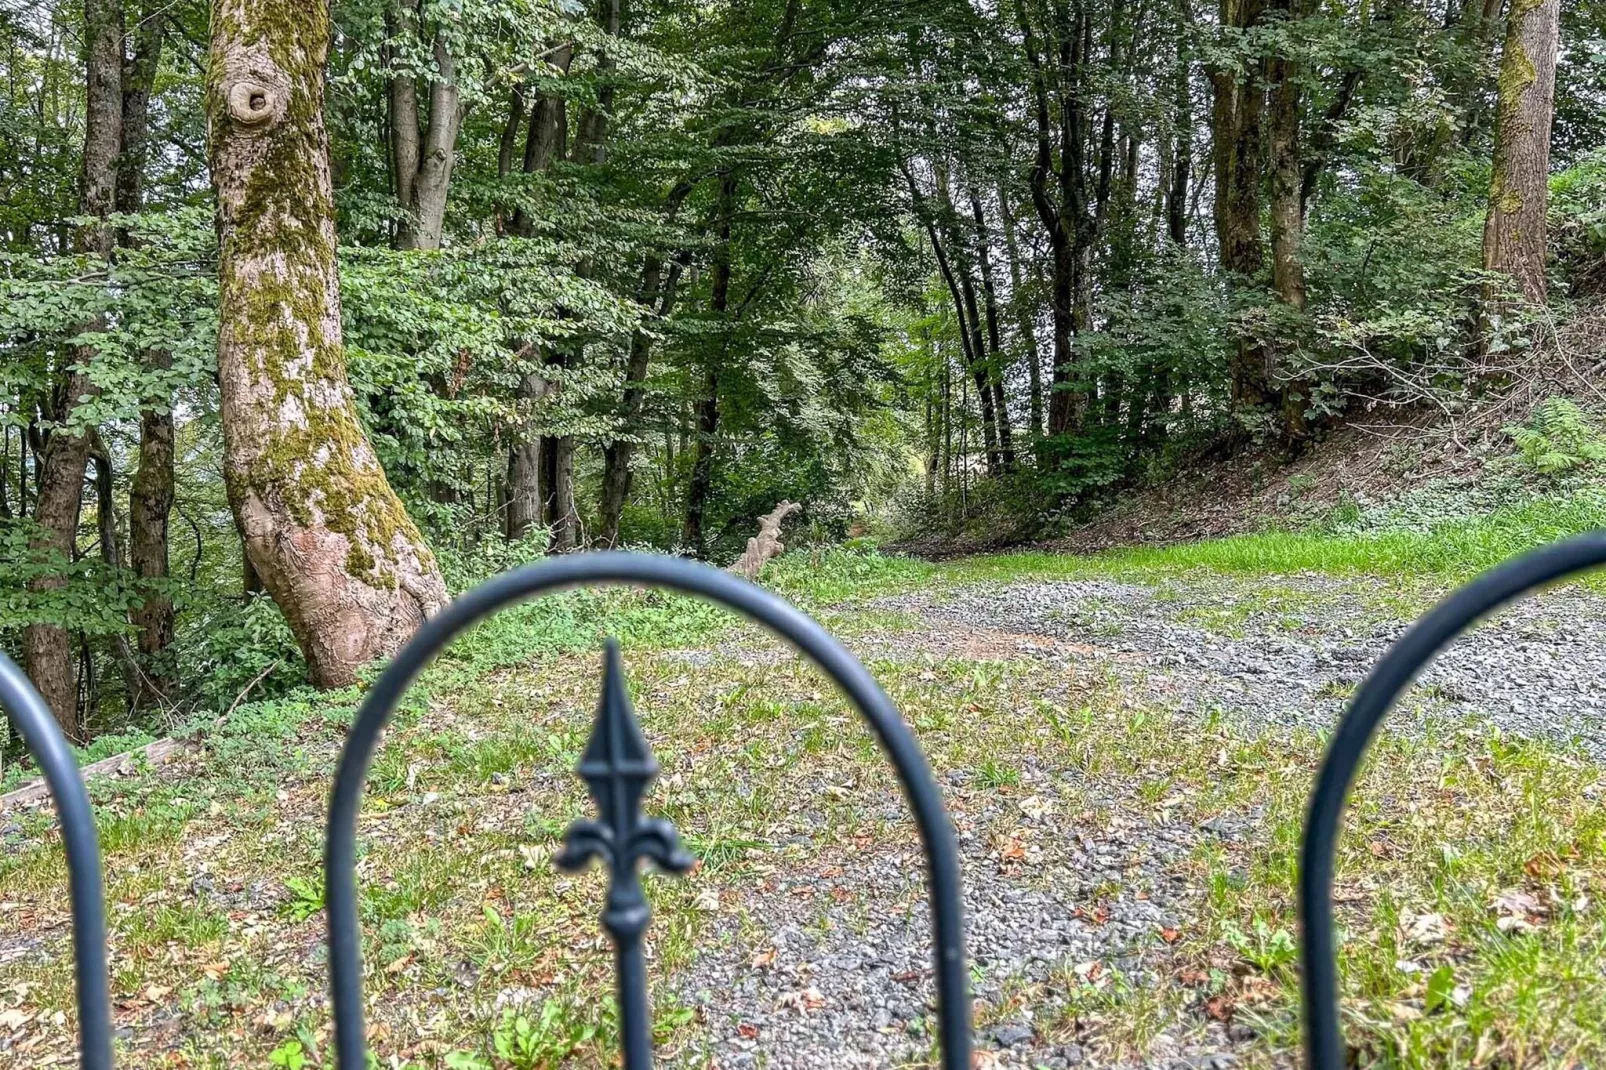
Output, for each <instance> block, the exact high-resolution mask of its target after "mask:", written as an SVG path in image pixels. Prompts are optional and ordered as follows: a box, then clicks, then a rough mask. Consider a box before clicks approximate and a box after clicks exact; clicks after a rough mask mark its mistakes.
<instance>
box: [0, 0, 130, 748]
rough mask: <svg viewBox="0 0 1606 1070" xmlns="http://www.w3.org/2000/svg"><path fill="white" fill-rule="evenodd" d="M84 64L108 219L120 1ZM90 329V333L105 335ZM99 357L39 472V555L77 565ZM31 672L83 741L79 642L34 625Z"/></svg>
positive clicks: (96, 168)
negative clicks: (88, 420)
mask: <svg viewBox="0 0 1606 1070" xmlns="http://www.w3.org/2000/svg"><path fill="white" fill-rule="evenodd" d="M83 40H84V60H85V69H86V74H87V84H88V94H87V99H86V105H85V114H84V156H83V172H82V176H81V187H80V199H79V210H80V212H81V213H82V214H83V215H86V216H91V217H98V218H99V219H104V218H105V217H106V215H107V214H108V213H110V212H111V210H112V208H113V206H114V205H115V203H116V187H117V157H118V154H119V153H120V151H121V144H122V127H123V89H122V71H123V13H122V8H121V6H120V4H119V3H118V0H85V3H84V38H83ZM74 241H75V244H76V245H77V247H78V250H79V251H80V252H82V253H87V254H91V255H97V256H100V257H102V258H104V259H110V257H111V254H112V247H113V243H114V236H113V234H112V230H111V228H110V227H108V226H106V225H105V224H103V223H98V222H93V221H92V222H90V223H88V224H86V225H84V226H81V227H79V228H78V231H77V233H76V236H75V239H74ZM99 326H100V325H99V324H88V325H86V329H95V328H98V327H99ZM95 356H96V351H95V348H94V347H93V346H80V347H77V349H76V350H75V352H74V354H73V361H74V363H75V365H76V366H77V367H78V368H79V369H80V370H77V371H63V372H62V373H61V381H60V382H59V383H58V384H57V387H56V390H55V394H56V398H57V403H56V404H55V406H54V408H55V413H54V415H55V417H56V419H57V420H58V424H57V426H56V427H55V429H54V430H52V432H51V433H50V436H49V438H47V439H45V441H44V444H43V449H42V450H41V452H40V453H39V454H38V461H37V467H36V469H35V480H34V482H35V495H36V499H35V502H34V521H35V522H36V523H37V525H38V532H39V534H38V538H37V539H36V541H35V543H34V547H33V548H34V551H35V552H36V553H38V554H40V555H42V556H48V557H55V558H57V559H58V560H59V561H61V562H63V563H68V564H70V563H71V562H72V559H73V554H74V550H75V544H76V542H77V534H78V513H79V509H80V507H81V506H82V504H83V494H84V472H85V470H86V468H87V467H88V463H89V446H90V431H91V429H89V428H82V427H73V426H72V423H71V421H72V416H73V410H74V409H75V408H76V406H77V405H78V402H79V399H80V398H83V397H86V396H90V395H93V394H94V393H96V392H97V390H96V387H95V386H94V384H93V383H92V382H91V380H90V378H89V376H88V375H87V374H86V373H85V372H84V371H83V370H81V369H83V368H85V367H86V366H87V365H88V364H89V363H91V362H92V361H93V360H94V359H95ZM66 582H67V577H66V576H65V575H59V576H54V577H50V578H46V579H40V580H36V581H34V583H33V584H32V585H31V586H32V589H33V590H36V591H45V590H53V589H56V588H59V587H62V586H64V585H65V584H66ZM22 654H23V664H24V666H25V667H26V669H27V672H28V675H29V677H31V678H32V680H33V683H34V686H35V687H36V688H38V690H39V693H40V695H41V697H43V698H44V700H45V702H46V703H47V704H48V705H49V706H50V712H51V713H53V714H54V715H55V717H56V720H57V721H58V722H59V723H60V724H61V728H62V731H63V732H64V733H66V734H67V736H68V737H69V738H71V739H79V740H81V739H82V738H83V733H82V722H81V720H80V716H79V714H80V711H79V709H78V685H77V681H76V680H75V678H74V676H73V655H72V637H71V636H70V635H69V634H68V633H67V630H66V629H65V628H62V627H59V626H57V625H55V624H46V623H37V624H30V625H28V626H27V627H26V628H24V629H23V634H22Z"/></svg>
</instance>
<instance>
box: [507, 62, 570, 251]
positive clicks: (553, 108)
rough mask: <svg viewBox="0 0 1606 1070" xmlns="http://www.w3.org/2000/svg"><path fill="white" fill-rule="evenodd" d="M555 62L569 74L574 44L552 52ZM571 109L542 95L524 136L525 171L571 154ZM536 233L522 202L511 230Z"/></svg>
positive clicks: (525, 234) (539, 168) (533, 171)
mask: <svg viewBox="0 0 1606 1070" xmlns="http://www.w3.org/2000/svg"><path fill="white" fill-rule="evenodd" d="M551 62H552V65H553V66H554V67H556V68H557V69H558V71H559V72H560V73H562V74H568V73H569V65H570V64H571V63H573V62H574V46H573V45H563V46H562V47H560V48H559V49H558V50H557V51H555V52H553V53H552V57H551ZM568 138H569V112H568V103H567V102H566V101H565V100H564V99H563V97H561V96H557V97H549V96H547V95H545V94H541V95H539V96H537V97H536V98H535V104H534V106H533V107H532V108H531V109H530V125H529V128H528V130H527V131H526V133H525V137H524V159H523V164H522V166H523V170H524V173H525V174H527V175H532V174H536V173H537V172H540V171H545V170H546V169H547V167H548V166H549V165H550V164H551V163H552V161H553V160H555V159H561V158H563V157H564V156H566V155H567V154H568ZM534 232H535V220H534V219H533V218H532V217H531V216H530V213H529V212H528V211H526V210H525V208H524V207H523V206H522V205H521V206H520V207H518V208H516V209H514V211H513V219H512V220H511V221H510V222H509V223H508V233H510V234H516V235H519V236H520V237H525V238H527V237H529V236H530V235H531V234H533V233H534Z"/></svg>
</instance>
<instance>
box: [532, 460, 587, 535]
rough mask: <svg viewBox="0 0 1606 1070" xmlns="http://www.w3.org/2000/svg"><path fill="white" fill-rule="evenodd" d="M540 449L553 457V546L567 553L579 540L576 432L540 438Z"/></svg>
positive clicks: (549, 501) (549, 497) (550, 515)
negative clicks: (576, 488) (576, 491)
mask: <svg viewBox="0 0 1606 1070" xmlns="http://www.w3.org/2000/svg"><path fill="white" fill-rule="evenodd" d="M541 449H542V451H543V452H544V453H545V454H546V455H547V456H548V457H551V458H552V463H551V466H550V468H549V469H548V472H549V473H550V475H551V480H550V482H549V483H548V487H549V488H550V490H549V491H548V494H547V524H548V525H549V526H550V527H551V528H552V550H553V552H554V553H560V554H562V553H568V552H569V551H570V550H573V549H574V548H575V547H576V546H578V545H579V544H580V513H579V510H578V509H577V508H576V507H575V499H574V436H573V435H558V436H554V437H551V438H543V439H542V440H541Z"/></svg>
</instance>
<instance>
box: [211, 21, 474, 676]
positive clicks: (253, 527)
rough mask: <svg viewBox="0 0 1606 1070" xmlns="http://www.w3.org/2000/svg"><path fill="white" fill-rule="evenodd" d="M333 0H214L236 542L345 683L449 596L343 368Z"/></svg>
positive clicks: (311, 647) (318, 664)
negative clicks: (326, 114) (330, 68)
mask: <svg viewBox="0 0 1606 1070" xmlns="http://www.w3.org/2000/svg"><path fill="white" fill-rule="evenodd" d="M329 34H330V24H329V9H328V6H327V4H326V3H322V2H312V3H309V2H307V0H214V3H213V6H212V41H211V55H210V64H209V69H208V73H207V81H206V90H207V92H206V103H207V117H208V120H209V130H210V137H209V145H208V148H209V157H210V163H211V172H212V183H213V187H214V189H215V191H216V194H217V201H218V213H217V219H218V238H219V286H218V289H219V313H218V381H219V385H220V387H221V394H222V426H223V445H224V476H225V479H226V482H227V485H228V492H229V504H230V506H231V507H232V509H233V512H234V517H235V522H236V524H237V525H238V527H239V529H240V534H241V538H242V540H243V542H244V544H245V551H246V554H247V556H248V558H249V560H250V561H251V563H252V565H253V566H254V567H255V569H256V571H257V573H258V574H259V575H260V576H261V578H262V582H263V585H264V586H265V587H266V588H267V590H268V593H269V594H270V595H272V596H273V599H274V601H275V602H276V603H278V605H279V608H280V609H281V610H282V611H283V612H284V615H285V619H286V620H287V621H288V622H289V625H290V628H291V631H292V632H293V633H294V634H295V636H296V639H297V642H298V643H299V644H300V646H301V649H302V652H303V653H304V654H305V656H306V658H307V663H308V665H309V667H310V668H311V671H312V677H313V680H314V681H315V682H316V683H317V684H318V685H320V686H324V687H340V686H345V685H346V684H349V683H351V682H352V681H353V680H354V679H355V678H356V672H357V670H358V668H360V667H361V666H362V665H364V664H365V663H367V662H369V661H371V660H373V659H374V658H377V657H383V656H385V655H388V654H390V653H392V652H394V651H395V650H396V649H397V647H399V646H400V645H401V643H403V642H404V641H405V640H406V639H407V638H408V637H409V636H410V635H411V634H412V632H413V631H414V629H416V628H417V627H418V625H419V624H421V623H422V622H423V621H424V619H425V618H426V617H428V616H429V615H430V614H431V613H433V612H435V611H436V610H438V609H440V608H441V607H442V606H444V605H445V603H446V588H445V584H444V582H443V581H442V579H441V574H440V570H439V568H438V566H437V565H436V562H435V558H434V555H433V554H431V553H430V551H429V549H428V547H427V546H426V545H425V543H424V540H423V537H422V536H421V535H420V534H419V532H418V529H417V527H415V526H414V524H413V522H412V520H411V519H410V518H409V517H408V516H407V513H406V511H405V510H404V509H403V508H402V504H401V501H400V500H399V499H398V498H397V497H396V494H395V492H394V491H392V490H391V487H390V484H389V482H388V481H387V480H386V478H385V473H384V471H383V469H381V468H380V465H379V460H378V458H377V457H376V456H375V454H374V451H373V447H372V446H371V445H370V443H369V441H368V437H367V435H366V433H365V432H364V430H363V428H362V425H361V424H360V423H359V422H358V419H357V410H356V405H355V400H354V398H353V397H352V392H351V386H350V384H349V383H348V381H347V379H346V366H345V349H344V344H343V340H342V337H341V326H340V288H339V278H338V275H337V273H336V268H335V228H334V203H333V191H332V188H331V182H330V173H329V142H328V134H327V132H326V130H325V128H324V123H323V92H324V63H325V60H326V58H327V55H328V49H329Z"/></svg>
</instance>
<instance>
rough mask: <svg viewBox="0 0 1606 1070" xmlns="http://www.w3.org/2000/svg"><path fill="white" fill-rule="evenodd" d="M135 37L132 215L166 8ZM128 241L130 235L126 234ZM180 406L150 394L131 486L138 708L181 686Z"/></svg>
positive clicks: (126, 96) (163, 353) (161, 363)
mask: <svg viewBox="0 0 1606 1070" xmlns="http://www.w3.org/2000/svg"><path fill="white" fill-rule="evenodd" d="M134 10H135V11H136V16H137V23H136V25H135V26H134V28H133V31H132V32H131V33H130V34H129V37H130V38H131V42H132V44H133V50H132V51H131V52H130V53H129V54H128V55H127V56H126V58H125V59H124V61H123V87H122V88H123V117H122V152H121V153H120V154H119V156H118V160H117V211H118V212H119V213H122V214H126V215H131V214H133V213H135V212H138V211H139V210H140V209H141V208H142V207H143V206H144V189H145V181H144V178H145V176H144V169H145V164H146V160H147V157H148V156H149V151H150V150H149V143H150V129H149V125H150V100H151V93H152V91H153V89H154V87H155V81H156V72H157V68H158V66H159V65H160V63H161V56H162V43H163V37H164V33H165V29H164V13H163V12H161V11H158V10H152V9H151V6H150V5H144V6H141V7H139V8H136V9H134ZM123 239H124V242H125V243H126V242H127V241H128V240H129V239H128V235H126V234H124V235H123ZM145 364H146V366H147V367H148V368H149V369H150V370H151V371H154V372H157V373H161V372H164V371H166V370H167V369H168V368H169V367H170V366H171V364H172V358H171V355H170V354H169V353H168V352H167V350H166V349H165V348H162V347H156V348H152V349H149V350H147V351H146V354H145ZM173 433H174V426H173V408H172V399H171V398H170V397H162V396H155V397H151V398H147V399H144V403H143V404H142V405H141V406H140V417H139V461H138V465H139V466H138V468H137V469H136V470H135V473H134V478H133V482H132V483H131V484H130V485H129V490H128V522H129V540H128V563H129V565H130V566H131V567H132V568H133V570H134V575H135V577H136V578H137V579H138V580H139V581H140V582H141V583H142V584H143V585H144V588H145V589H144V590H143V591H142V594H143V598H142V600H141V601H140V603H139V604H138V605H137V606H135V607H134V610H133V612H132V613H131V614H130V619H131V620H132V622H133V624H134V627H135V628H136V629H137V630H138V633H139V634H138V639H137V642H138V647H139V654H140V656H139V660H138V662H137V663H136V664H135V665H134V666H133V667H132V672H133V675H134V679H133V682H132V690H133V692H134V694H133V698H132V705H133V706H134V707H135V708H136V709H138V708H139V707H140V706H143V705H149V704H151V703H156V702H162V701H164V700H166V699H167V698H168V693H169V692H170V691H172V689H173V682H172V680H171V679H169V675H170V674H169V672H168V669H167V666H166V665H165V664H163V659H162V653H163V651H165V650H166V649H167V647H168V646H169V645H170V644H171V643H172V642H173V628H174V614H173V598H172V596H171V595H170V594H169V593H168V591H167V590H166V583H167V579H168V567H169V561H168V520H169V518H170V516H171V515H172V511H173V498H174V469H173Z"/></svg>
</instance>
